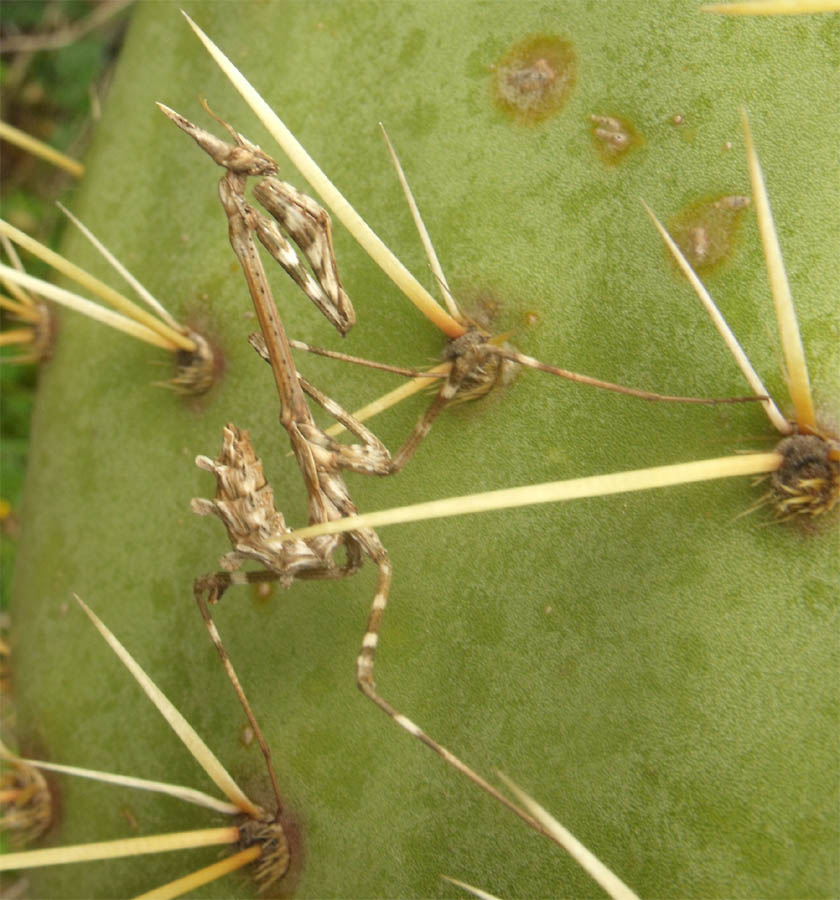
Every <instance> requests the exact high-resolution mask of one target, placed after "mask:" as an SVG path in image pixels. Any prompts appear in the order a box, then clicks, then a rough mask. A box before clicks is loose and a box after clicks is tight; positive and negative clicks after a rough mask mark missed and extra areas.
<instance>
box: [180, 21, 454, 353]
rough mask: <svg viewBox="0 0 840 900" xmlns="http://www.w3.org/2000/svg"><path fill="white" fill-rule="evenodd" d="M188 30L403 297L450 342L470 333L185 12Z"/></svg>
mask: <svg viewBox="0 0 840 900" xmlns="http://www.w3.org/2000/svg"><path fill="white" fill-rule="evenodd" d="M181 12H182V14H183V16H184V18H185V19H186V20H187V22H188V23H189V26H190V28H192V30H193V31H194V32H195V33H196V35H197V36H198V38H199V40H200V41H201V42H202V44H204V46H205V48H206V49H207V52H208V53H209V54H210V55H211V56H212V57H213V59H214V60H215V62H216V64H217V65H218V66H219V68H220V69H221V70H222V71H223V72H224V73H225V75H226V76H227V77H228V79H229V80H230V82H231V84H233V86H234V87H235V88H236V90H237V91H239V93H240V94H241V96H242V98H243V99H244V100H245V102H246V103H247V104H248V105H249V106H250V107H251V109H252V110H253V111H254V113H255V115H256V116H257V118H258V119H259V120H260V121H261V122H262V123H263V125H265V127H266V128H267V129H268V131H269V133H270V134H271V136H272V137H273V138H274V139H275V140H276V141H277V143H278V144H279V145H280V146H281V148H282V149H283V151H284V152H285V154H286V155H287V156H288V157H289V159H290V160H291V162H292V163H293V165H294V166H295V167H296V168H297V170H298V171H299V172H300V174H301V175H302V176H303V177H304V178H305V179H306V180H307V181H308V182H309V184H310V185H311V186H312V188H313V189H314V190H315V192H316V193H317V194H319V195H320V197H321V199H322V200H323V201H324V203H325V204H326V205H327V207H329V209H330V211H331V212H332V214H333V215H334V216H335V217H336V218H337V219H339V221H341V223H342V224H343V225H344V226H345V228H347V230H348V231H349V232H350V233H351V234H352V235H353V237H354V238H355V239H356V240H357V241H358V242H359V244H360V245H361V246H362V249H363V250H364V251H365V252H366V253H367V254H368V256H370V258H371V259H372V260H373V261H374V262H375V263H376V264H377V265H378V266H379V267H380V268H381V269H382V271H383V272H384V273H385V274H386V275H387V276H388V277H389V278H390V279H391V281H393V282H394V284H396V286H397V287H398V288H399V289H400V290H401V291H402V292H403V293H404V294H405V296H406V297H407V298H408V299H409V300H410V301H411V302H412V303H413V304H414V305H415V306H416V307H417V308H418V309H419V310H420V311H421V312H422V313H423V315H425V316H426V318H428V319H429V320H430V321H431V322H433V323H434V324H435V325H436V326H437V327H438V328H440V330H441V331H443V332H444V334H446V335H447V336H448V337H451V338H455V337H460V336H461V335H462V334H464V332H465V331H466V328H465V327H464V326H463V325H461V323H460V322H457V321H456V320H455V319H453V318H452V316H450V315H449V314H448V313H447V312H446V310H444V309H443V308H442V307H441V306H440V305H439V304H438V303H437V301H436V300H435V299H434V297H432V295H431V294H430V293H429V292H428V291H427V290H426V288H424V287H423V285H422V284H420V282H419V281H418V280H417V279H416V278H415V277H414V275H412V274H411V272H409V271H408V269H407V268H406V267H405V266H404V265H403V263H402V262H400V260H399V259H397V257H396V256H395V255H394V254H393V252H392V251H391V250H389V249H388V247H387V246H386V245H385V244H384V242H383V241H382V239H381V238H380V237H379V236H378V235H377V234H376V233H375V232H374V231H373V229H372V228H371V227H370V226H369V225H368V224H367V222H365V220H364V219H363V218H362V217H361V216H360V215H359V214H358V213H357V212H356V210H355V209H354V208H353V207H352V206H351V205H350V203H349V202H348V201H347V200H346V198H345V197H344V195H343V194H342V193H341V192H340V191H339V190H338V188H337V187H336V186H335V185H334V184H333V183H332V182H331V181H330V179H329V178H328V177H327V176H326V174H325V173H324V172H323V171H322V169H321V168H320V167H319V166H318V164H317V163H316V162H315V160H314V159H313V158H312V157H311V156H310V155H309V153H308V152H307V151H306V150H305V149H304V147H303V145H302V144H301V143H300V141H298V139H297V138H296V137H295V136H294V135H293V134H292V132H291V131H290V130H289V129H288V128H287V126H286V125H285V123H284V122H283V121H282V120H281V119H280V117H279V116H278V115H277V114H276V113H275V112H274V110H273V109H272V108H271V107H270V106H269V105H268V103H266V101H265V100H264V99H263V98H262V96H261V95H260V93H259V92H258V91H257V90H256V88H254V86H253V85H252V84H251V83H250V82H249V81H248V79H247V78H245V76H244V75H243V74H242V73H241V72H240V71H239V69H237V67H236V66H235V65H234V64H233V63H232V62H231V61H230V60H229V59H228V57H227V56H225V54H224V53H223V52H222V51H221V50H220V49H219V48H218V47H217V46H216V44H214V43H213V41H212V40H210V38H209V37H208V36H207V35H206V34H205V33H204V32H203V31H202V30H201V28H199V26H198V25H196V23H195V22H193V20H192V19H191V18H190V17H189V16H188V15H187V14H186V13H185V12H184V11H183V10H181Z"/></svg>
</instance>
